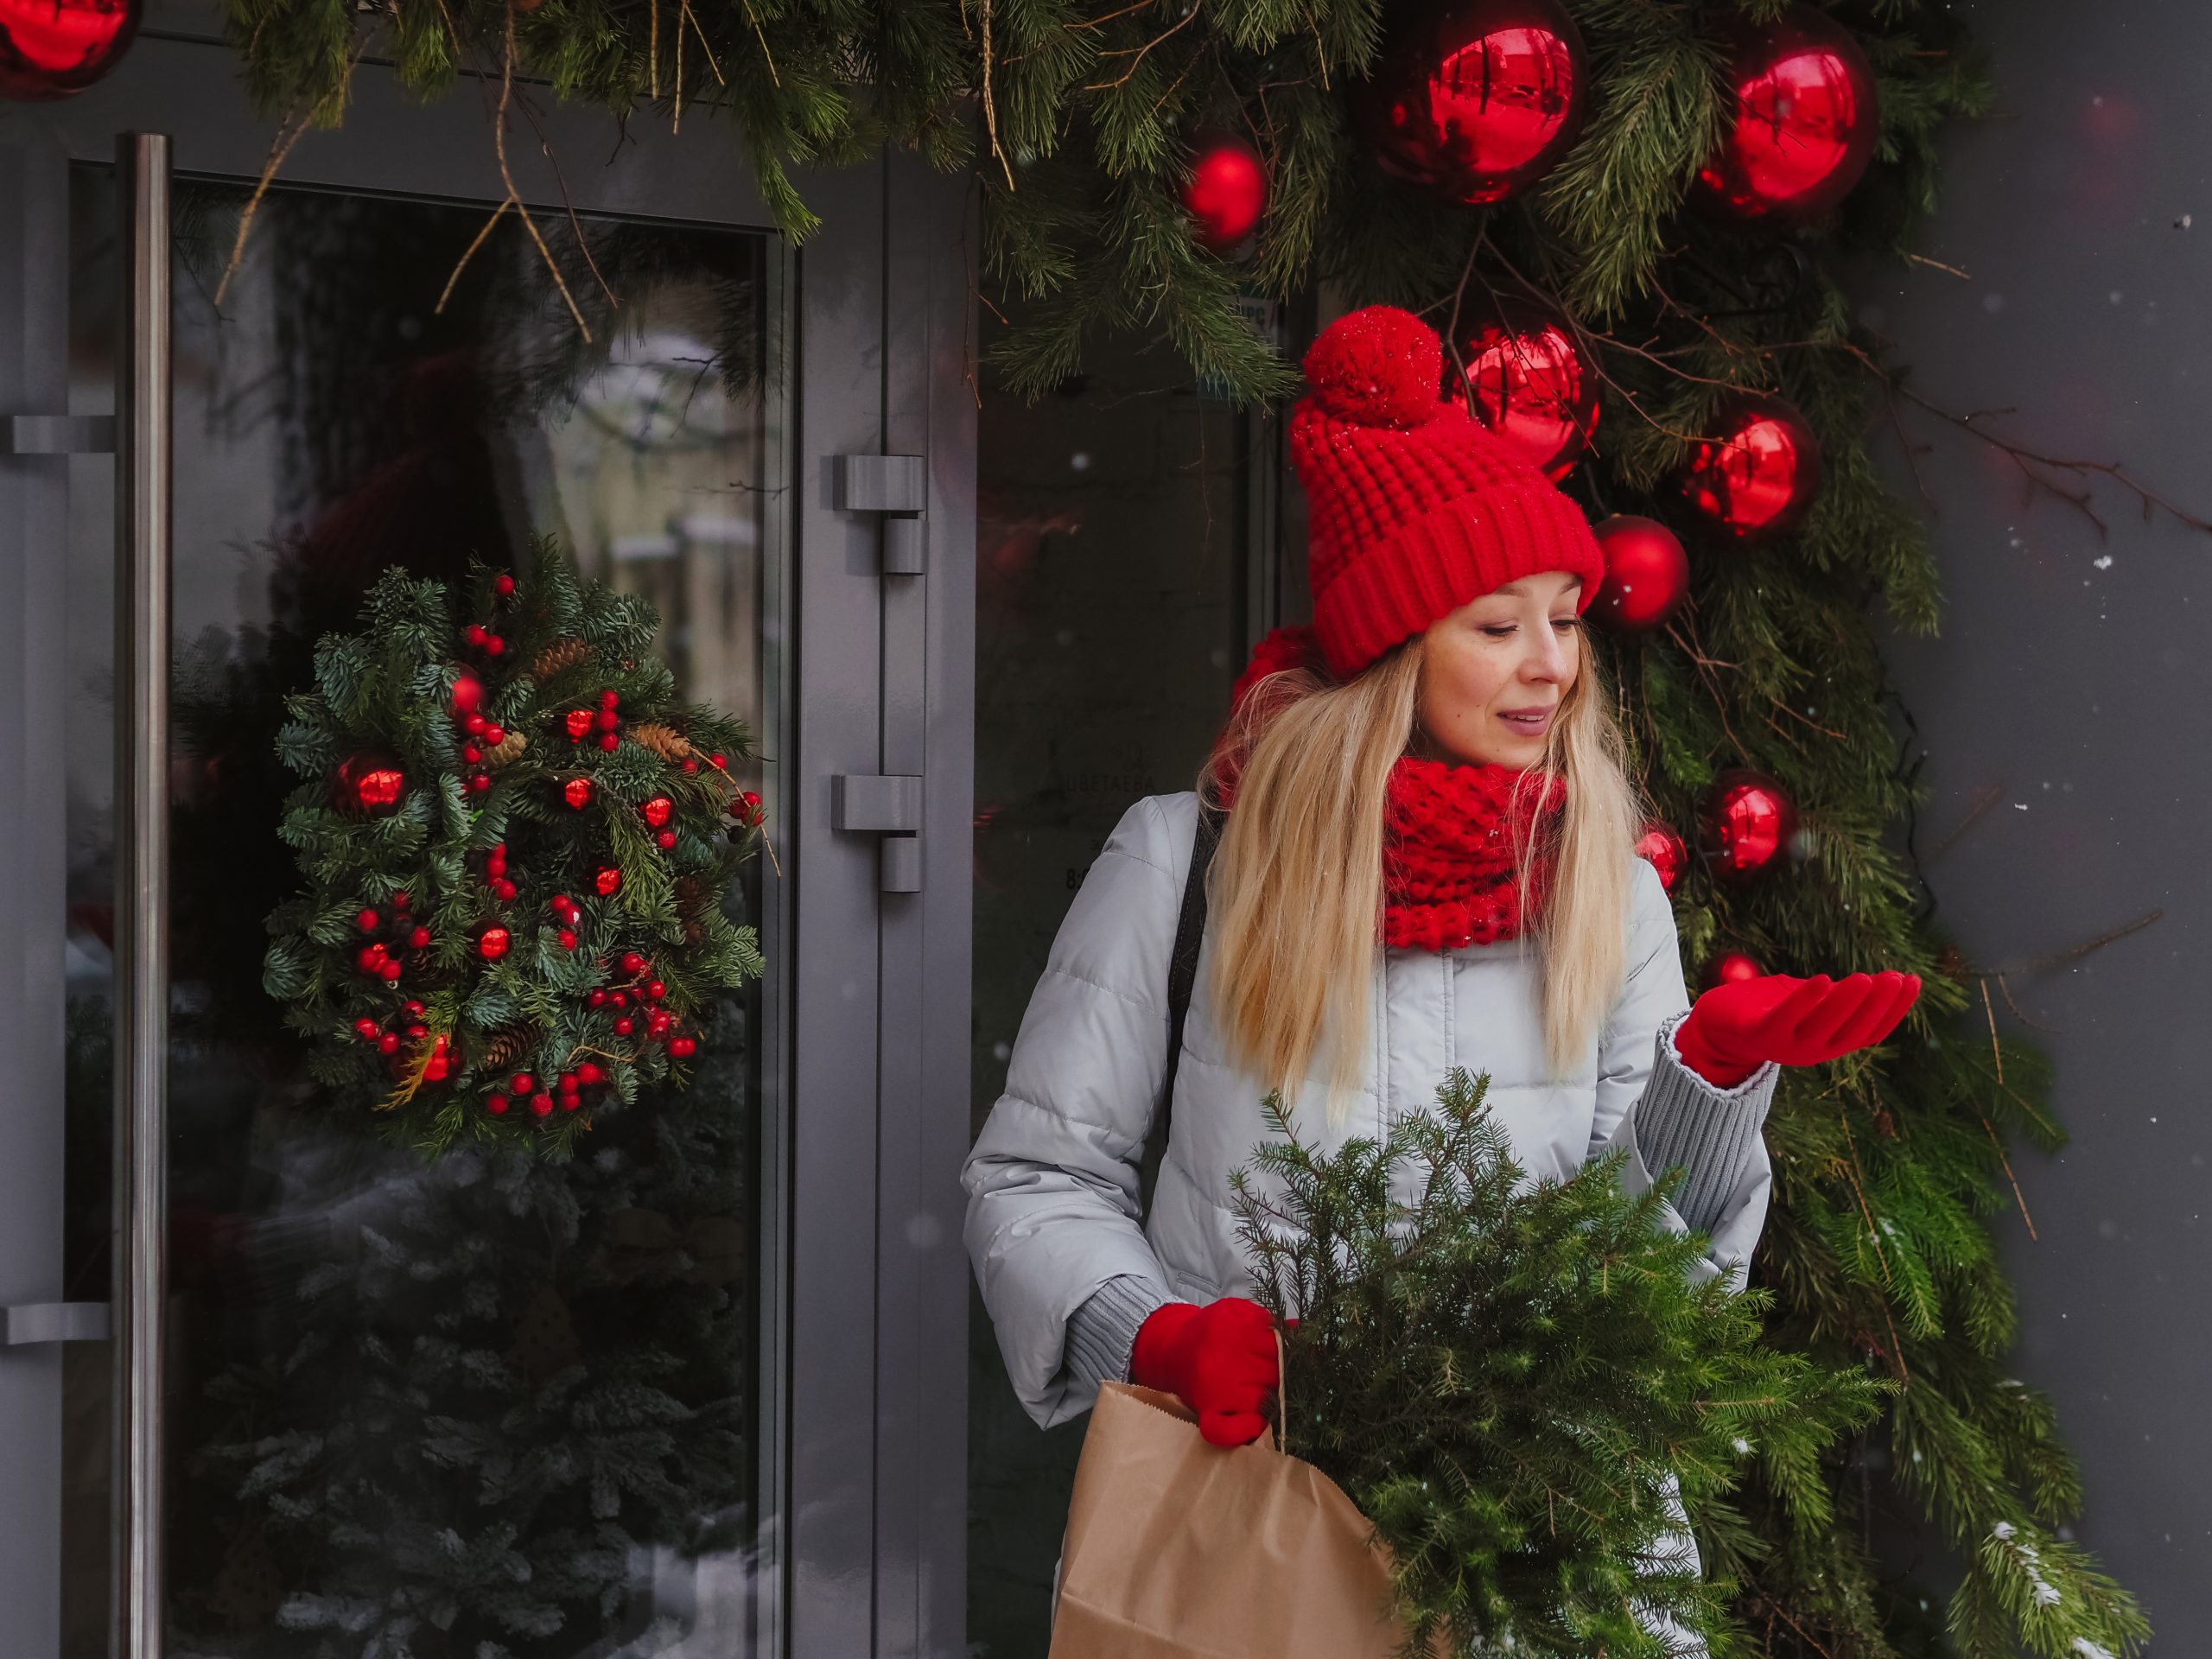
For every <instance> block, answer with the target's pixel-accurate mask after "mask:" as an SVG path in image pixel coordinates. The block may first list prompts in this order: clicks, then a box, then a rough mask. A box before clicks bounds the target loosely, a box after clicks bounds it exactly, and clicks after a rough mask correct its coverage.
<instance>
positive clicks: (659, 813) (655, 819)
mask: <svg viewBox="0 0 2212 1659" xmlns="http://www.w3.org/2000/svg"><path fill="white" fill-rule="evenodd" d="M638 810H639V811H640V812H642V813H643V814H645V822H646V823H649V824H651V825H652V827H653V828H654V829H659V828H660V827H661V826H662V825H664V824H665V823H667V822H668V820H669V817H670V815H671V814H672V813H673V812H674V811H675V810H676V803H675V802H674V801H671V800H670V799H669V798H668V797H667V796H665V795H656V796H654V797H653V798H652V799H651V800H649V801H647V802H646V803H645V804H644V805H643V806H641V807H639V809H638Z"/></svg>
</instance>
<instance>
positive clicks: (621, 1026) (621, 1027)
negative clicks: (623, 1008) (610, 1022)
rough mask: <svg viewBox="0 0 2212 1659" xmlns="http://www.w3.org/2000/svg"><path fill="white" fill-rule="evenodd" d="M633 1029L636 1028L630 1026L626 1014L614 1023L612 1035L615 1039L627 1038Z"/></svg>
mask: <svg viewBox="0 0 2212 1659" xmlns="http://www.w3.org/2000/svg"><path fill="white" fill-rule="evenodd" d="M635 1029H636V1027H634V1026H633V1025H632V1024H631V1022H630V1017H629V1016H628V1015H627V1014H625V1015H623V1017H622V1018H621V1019H620V1020H616V1021H615V1022H614V1034H615V1035H616V1036H617V1037H627V1036H628V1035H629V1034H630V1033H632V1031H634V1030H635Z"/></svg>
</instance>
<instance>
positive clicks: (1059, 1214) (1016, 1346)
mask: <svg viewBox="0 0 2212 1659" xmlns="http://www.w3.org/2000/svg"><path fill="white" fill-rule="evenodd" d="M1197 823H1198V798H1197V797H1196V796H1195V795H1193V794H1187V793H1186V794H1181V795H1166V796H1154V797H1151V798H1147V799H1144V800H1141V801H1139V802H1137V803H1136V804H1135V805H1134V806H1132V807H1131V808H1130V809H1129V810H1128V812H1127V813H1126V814H1125V815H1124V816H1123V817H1122V821H1121V823H1120V824H1119V825H1118V826H1117V827H1116V829H1115V831H1114V834H1113V836H1112V837H1111V838H1110V839H1109V841H1108V842H1107V843H1106V846H1105V848H1104V849H1103V851H1102V852H1101V853H1100V854H1099V855H1098V859H1097V861H1096V863H1095V864H1093V865H1092V866H1091V868H1090V874H1088V875H1087V876H1086V877H1085V878H1084V883H1083V887H1082V890H1081V891H1080V892H1079V893H1077V895H1076V899H1075V902H1074V904H1073V906H1071V908H1070V910H1069V912H1068V914H1067V918H1066V919H1065V921H1064V922H1063V923H1062V924H1061V926H1060V931H1059V933H1058V937H1057V938H1055V939H1054V941H1053V944H1052V953H1051V956H1050V958H1049V959H1048V961H1047V963H1046V969H1045V973H1044V976H1043V977H1042V978H1041V979H1039V982H1038V984H1037V989H1036V991H1035V993H1034V995H1033V996H1032V997H1031V999H1030V1002H1029V1007H1028V1011H1027V1013H1026V1014H1024V1016H1023V1018H1022V1022H1021V1030H1020V1034H1019V1036H1018V1037H1017V1038H1016V1039H1015V1041H1014V1052H1013V1057H1012V1061H1011V1064H1010V1065H1009V1068H1008V1071H1007V1090H1006V1093H1005V1094H1004V1095H1002V1096H1001V1097H1000V1099H999V1101H998V1103H997V1104H996V1105H995V1107H993V1109H992V1110H991V1115H990V1120H989V1122H987V1123H986V1124H985V1125H984V1127H983V1132H982V1135H981V1136H980V1137H979V1138H978V1139H977V1141H976V1146H975V1148H974V1150H973V1151H972V1152H971V1153H970V1154H969V1159H968V1162H967V1166H966V1167H965V1169H964V1171H963V1175H962V1180H963V1185H965V1187H966V1189H967V1192H968V1215H967V1229H966V1231H967V1243H968V1250H969V1255H970V1257H971V1258H972V1259H973V1261H974V1262H975V1265H976V1276H977V1278H978V1279H979V1281H981V1283H982V1292H983V1300H984V1304H985V1306H987V1307H988V1309H989V1311H990V1315H991V1319H992V1322H993V1324H994V1325H995V1326H996V1328H997V1332H998V1339H999V1346H1000V1349H1001V1351H1002V1352H1003V1354H1004V1355H1005V1357H1006V1364H1007V1371H1008V1373H1009V1374H1010V1375H1011V1376H1012V1378H1013V1381H1014V1389H1015V1392H1016V1393H1017V1394H1018V1395H1020V1400H1021V1402H1022V1404H1023V1406H1024V1407H1025V1408H1027V1410H1028V1412H1029V1414H1030V1415H1031V1416H1032V1417H1033V1418H1034V1419H1035V1420H1036V1421H1038V1422H1039V1424H1043V1425H1047V1426H1049V1425H1051V1424H1052V1423H1057V1422H1060V1421H1065V1419H1067V1418H1070V1417H1072V1416H1075V1415H1076V1414H1078V1413H1080V1412H1083V1411H1085V1410H1087V1409H1089V1408H1090V1404H1091V1402H1092V1401H1093V1399H1094V1398H1095V1397H1096V1381H1095V1379H1090V1378H1086V1377H1084V1376H1082V1375H1081V1374H1080V1373H1079V1371H1078V1370H1071V1368H1070V1367H1069V1366H1068V1364H1067V1363H1066V1358H1067V1354H1066V1346H1067V1338H1068V1321H1069V1317H1070V1315H1071V1314H1072V1313H1074V1312H1075V1310H1076V1309H1077V1308H1078V1307H1080V1306H1083V1304H1084V1302H1085V1301H1087V1300H1089V1299H1090V1297H1091V1296H1092V1295H1093V1294H1095V1293H1096V1292H1097V1291H1098V1290H1099V1289H1100V1288H1101V1287H1103V1286H1105V1285H1106V1284H1107V1283H1108V1282H1109V1281H1114V1280H1116V1279H1123V1280H1135V1281H1140V1283H1141V1285H1142V1286H1143V1287H1146V1288H1147V1300H1149V1301H1151V1302H1155V1303H1156V1302H1158V1301H1162V1300H1189V1301H1195V1302H1207V1301H1211V1300H1214V1299H1216V1298H1217V1297H1220V1296H1224V1295H1238V1294H1249V1292H1250V1287H1251V1281H1250V1275H1249V1271H1248V1269H1247V1267H1246V1264H1245V1261H1244V1255H1243V1247H1242V1245H1241V1243H1240V1242H1239V1240H1238V1238H1237V1236H1236V1217H1235V1214H1234V1212H1233V1211H1232V1210H1231V1208H1230V1199H1231V1194H1230V1184H1229V1177H1230V1172H1231V1171H1232V1170H1235V1169H1236V1168H1239V1167H1242V1166H1249V1163H1250V1161H1251V1157H1252V1153H1253V1149H1254V1148H1255V1147H1256V1146H1257V1145H1258V1144H1259V1143H1260V1142H1261V1141H1264V1140H1267V1139H1268V1138H1270V1137H1269V1132H1268V1124H1267V1122H1266V1121H1265V1119H1264V1118H1263V1117H1262V1113H1261V1109H1260V1103H1261V1100H1262V1096H1263V1095H1264V1093H1265V1090H1263V1089H1262V1087H1261V1086H1260V1085H1259V1084H1257V1083H1255V1081H1254V1080H1253V1079H1252V1078H1251V1077H1249V1076H1245V1075H1242V1074H1240V1073H1239V1072H1237V1071H1236V1070H1234V1069H1233V1068H1232V1067H1230V1065H1227V1064H1226V1063H1225V1062H1224V1058H1223V1055H1224V1045H1223V1040H1222V1036H1221V1033H1220V1031H1219V1029H1218V1028H1217V1025H1216V1021H1215V1018H1214V1010H1213V1007H1212V1001H1211V997H1210V996H1209V995H1208V988H1207V986H1208V980H1209V977H1210V959H1211V952H1212V948H1213V946H1212V940H1211V937H1210V936H1209V937H1208V938H1206V939H1205V942H1204V944H1202V945H1201V948H1200V951H1199V957H1198V982H1197V986H1196V988H1195V989H1194V991H1193V993H1192V999H1191V1007H1190V1012H1189V1014H1188V1016H1187V1019H1186V1021H1185V1027H1184V1033H1183V1053H1182V1058H1181V1061H1180V1063H1179V1067H1178V1071H1177V1074H1176V1079H1175V1099H1174V1107H1173V1122H1172V1127H1171V1130H1170V1135H1169V1144H1168V1147H1167V1149H1166V1157H1165V1159H1164V1160H1163V1162H1162V1164H1161V1167H1160V1176H1159V1181H1158V1185H1157V1188H1156V1191H1155V1192H1154V1203H1153V1210H1152V1214H1151V1216H1150V1217H1148V1218H1147V1221H1146V1222H1145V1223H1144V1224H1142V1225H1140V1224H1139V1216H1138V1166H1139V1163H1140V1161H1141V1159H1142V1157H1143V1153H1144V1146H1145V1141H1146V1138H1147V1135H1148V1134H1149V1132H1150V1129H1151V1127H1152V1122H1153V1114H1154V1107H1155V1103H1156V1100H1157V1097H1158V1096H1159V1093H1160V1084H1161V1082H1162V1080H1163V1079H1164V1077H1165V1076H1166V1062H1167V1037H1168V1009H1167V969H1168V957H1169V954H1170V953H1171V951H1172V950H1173V945H1174V939H1175V924H1176V918H1177V916H1178V913H1179V910H1180V906H1181V903H1182V894H1183V886H1184V880H1185V875H1186V874H1187V872H1188V870H1189V868H1190V859H1191V849H1192V836H1193V833H1194V831H1195V829H1196V828H1197ZM1630 909H1631V912H1632V913H1631V914H1630V917H1629V918H1628V927H1629V940H1628V956H1627V964H1628V971H1627V978H1626V981H1625V982H1624V985H1623V987H1622V989H1621V992H1620V995H1619V997H1618V1000H1617V1001H1615V1003H1614V1005H1613V1007H1612V1011H1611V1014H1609V1015H1608V1017H1607V1018H1606V1020H1605V1025H1604V1028H1603V1029H1602V1030H1601V1031H1600V1032H1599V1033H1598V1034H1597V1037H1596V1039H1595V1041H1594V1042H1593V1043H1592V1046H1591V1050H1590V1052H1589V1053H1588V1054H1587V1055H1586V1057H1584V1058H1583V1060H1582V1062H1581V1064H1580V1065H1578V1066H1576V1067H1575V1068H1574V1071H1573V1075H1572V1076H1570V1077H1567V1078H1565V1079H1564V1080H1561V1081H1554V1080H1553V1079H1552V1077H1550V1075H1549V1068H1548V1066H1547V1065H1545V1063H1544V1057H1543V1044H1542V1038H1541V1028H1540V1026H1539V1023H1538V1018H1537V998H1538V980H1537V966H1536V963H1535V957H1534V955H1533V953H1532V952H1530V951H1529V950H1524V949H1523V947H1522V945H1521V944H1518V943H1508V944H1496V945H1480V946H1470V947H1467V948H1465V949H1462V950H1447V951H1444V952H1440V953H1438V952H1431V951H1427V950H1401V949H1391V950H1378V951H1377V952H1376V969H1375V992H1374V998H1373V1012H1372V1019H1373V1022H1374V1025H1373V1033H1372V1040H1371V1044H1370V1055H1371V1061H1370V1065H1371V1070H1370V1075H1369V1077H1368V1079H1367V1081H1366V1083H1365V1084H1364V1086H1363V1095H1362V1096H1361V1097H1360V1098H1357V1099H1356V1100H1355V1101H1354V1102H1353V1104H1352V1108H1351V1111H1350V1112H1349V1113H1348V1114H1347V1115H1346V1116H1345V1118H1344V1122H1341V1123H1340V1124H1338V1125H1337V1126H1336V1127H1334V1128H1332V1127H1331V1126H1330V1124H1329V1122H1328V1121H1327V1115H1326V1113H1325V1109H1324V1107H1323V1100H1324V1092H1323V1089H1322V1085H1321V1084H1320V1083H1319V1081H1318V1080H1309V1081H1308V1083H1307V1084H1306V1086H1305V1088H1304V1089H1303V1090H1301V1091H1300V1095H1299V1097H1298V1098H1297V1100H1296V1101H1294V1103H1292V1122H1293V1127H1294V1129H1295V1131H1296V1133H1297V1135H1298V1136H1299V1138H1300V1140H1301V1141H1304V1142H1306V1144H1307V1145H1309V1146H1312V1147H1315V1148H1316V1149H1317V1150H1319V1151H1324V1152H1333V1151H1334V1150H1335V1149H1336V1148H1337V1147H1338V1146H1340V1145H1341V1144H1342V1143H1343V1142H1344V1141H1345V1140H1346V1139H1348V1138H1351V1137H1352V1136H1356V1135H1369V1136H1380V1135H1383V1134H1384V1133H1385V1132H1387V1130H1388V1128H1389V1124H1390V1123H1391V1122H1393V1121H1394V1120H1395V1118H1396V1117H1397V1116H1400V1115H1401V1114H1403V1113H1405V1112H1408V1111H1412V1110H1415V1109H1420V1108H1422V1107H1426V1106H1430V1105H1433V1104H1434V1103H1435V1100H1436V1091H1437V1089H1438V1087H1439V1086H1440V1084H1442V1082H1443V1081H1444V1077H1445V1073H1446V1071H1449V1070H1450V1069H1451V1068H1452V1067H1454V1066H1460V1067H1464V1068H1465V1069H1466V1070H1467V1071H1470V1072H1485V1071H1486V1072H1488V1073H1489V1074H1490V1077H1491V1088H1490V1095H1489V1100H1490V1104H1491V1111H1492V1114H1493V1117H1494V1121H1495V1122H1497V1124H1498V1125H1499V1127H1500V1128H1503V1129H1504V1130H1505V1131H1506V1133H1507V1135H1509V1136H1510V1139H1511V1141H1512V1144H1513V1148H1514V1154H1515V1156H1516V1158H1517V1159H1518V1160H1520V1162H1521V1163H1522V1165H1523V1166H1525V1168H1526V1169H1527V1171H1528V1174H1529V1178H1530V1179H1538V1178H1542V1177H1552V1178H1554V1179H1565V1178H1566V1177H1568V1176H1571V1175H1572V1174H1573V1173H1574V1172H1575V1171H1576V1170H1577V1169H1579V1168H1580V1167H1581V1166H1582V1165H1583V1164H1584V1163H1586V1161H1588V1160H1592V1159H1594V1158H1596V1157H1599V1155H1601V1154H1604V1153H1605V1152H1606V1151H1608V1150H1610V1149H1611V1148H1612V1147H1616V1146H1622V1147H1628V1148H1629V1149H1630V1156H1629V1160H1628V1163H1627V1167H1626V1173H1625V1176H1624V1182H1625V1184H1627V1185H1630V1187H1631V1189H1632V1190H1636V1191H1641V1190H1643V1187H1645V1186H1647V1185H1649V1182H1650V1179H1651V1175H1652V1173H1653V1172H1652V1171H1651V1170H1649V1169H1647V1168H1646V1167H1645V1166H1644V1161H1643V1158H1642V1157H1641V1156H1640V1155H1639V1151H1638V1145H1637V1128H1636V1125H1637V1109H1638V1106H1639V1103H1643V1102H1644V1101H1645V1099H1646V1097H1647V1092H1648V1094H1649V1099H1650V1104H1649V1106H1648V1107H1647V1108H1646V1110H1647V1113H1648V1114H1649V1117H1650V1120H1651V1122H1652V1123H1653V1125H1655V1126H1656V1125H1658V1124H1660V1123H1662V1122H1665V1123H1667V1124H1669V1125H1670V1126H1677V1125H1684V1124H1687V1125H1688V1126H1689V1128H1688V1131H1687V1133H1686V1132H1685V1131H1684V1130H1682V1129H1681V1128H1670V1130H1669V1134H1668V1135H1666V1136H1665V1137H1664V1148H1665V1151H1666V1153H1667V1154H1668V1155H1667V1156H1666V1157H1665V1158H1664V1159H1662V1160H1659V1164H1658V1166H1659V1167H1661V1168H1664V1167H1668V1166H1671V1165H1672V1164H1675V1163H1680V1164H1682V1165H1684V1166H1688V1168H1689V1170H1690V1171H1691V1173H1692V1178H1693V1184H1694V1185H1695V1184H1697V1177H1698V1175H1699V1171H1700V1161H1704V1162H1705V1163H1707V1165H1708V1168H1707V1171H1706V1174H1707V1179H1706V1180H1705V1181H1704V1182H1703V1183H1702V1185H1703V1192H1702V1195H1701V1198H1700V1203H1699V1204H1697V1205H1692V1204H1691V1202H1690V1197H1689V1194H1688V1191H1687V1190H1686V1192H1685V1193H1684V1194H1683V1195H1682V1202H1683V1207H1684V1208H1685V1209H1686V1210H1691V1211H1693V1214H1694V1216H1695V1217H1696V1218H1697V1220H1698V1221H1699V1224H1700V1225H1701V1227H1702V1228H1703V1230H1706V1231H1707V1232H1708V1233H1709V1234H1710V1235H1711V1236H1712V1241H1713V1243H1712V1250H1711V1253H1710V1255H1709V1256H1708V1258H1707V1263H1706V1266H1707V1271H1708V1272H1712V1273H1718V1272H1722V1271H1739V1270H1740V1269H1741V1268H1742V1266H1743V1264H1744V1263H1745V1262H1747V1261H1748V1260H1749V1258H1750V1255H1751V1249H1752V1247H1753V1246H1754V1245H1755V1244H1756V1243H1758V1234H1759V1229H1760V1226H1761V1224H1763V1222H1764V1219H1765V1216H1766V1205H1767V1194H1768V1189H1769V1187H1770V1185H1771V1179H1772V1178H1771V1173H1770V1167H1769V1166H1768V1162H1767V1156H1766V1149H1765V1147H1764V1142H1763V1141H1762V1140H1761V1138H1760V1135H1759V1132H1758V1130H1759V1124H1760V1122H1762V1121H1763V1120H1764V1116H1765V1111H1766V1106H1767V1103H1768V1101H1769V1100H1770V1097H1771V1096H1772V1092H1773V1085H1774V1076H1775V1070H1776V1069H1775V1068H1774V1067H1773V1066H1771V1065H1768V1066H1763V1067H1761V1068H1760V1069H1759V1071H1758V1072H1756V1073H1755V1074H1753V1076H1752V1077H1751V1078H1750V1079H1749V1080H1748V1081H1746V1082H1745V1084H1742V1085H1741V1086H1740V1087H1738V1088H1737V1089H1734V1090H1717V1089H1715V1088H1714V1087H1713V1085H1711V1084H1707V1083H1706V1082H1705V1081H1704V1080H1703V1079H1702V1078H1700V1077H1698V1076H1697V1075H1696V1074H1695V1073H1694V1072H1691V1071H1688V1070H1687V1069H1686V1068H1685V1067H1684V1066H1683V1065H1681V1061H1680V1060H1679V1059H1678V1058H1676V1057H1675V1052H1674V1048H1673V1045H1672V1042H1671V1040H1669V1039H1670V1037H1671V1031H1672V1027H1673V1024H1674V1022H1675V1020H1676V1018H1677V1016H1679V1015H1680V1014H1682V1013H1683V1011H1684V1010H1685V1009H1687V1008H1688V1006H1689V1003H1688V995H1686V993H1685V991H1684V988H1683V984H1682V973H1681V963H1680V961H1679V959H1678V957H1677V955H1676V945H1675V920H1674V913H1673V912H1672V910H1671V909H1670V908H1669V904H1668V900H1667V897H1666V894H1665V893H1664V892H1663V891H1662V889H1661V887H1660V886H1659V880H1658V877H1657V875H1656V874H1655V873H1654V872H1653V871H1652V869H1651V868H1650V867H1649V865H1648V864H1645V863H1643V861H1641V860H1638V861H1637V876H1636V881H1635V887H1634V899H1633V902H1632V904H1631V906H1630ZM1662 1107H1663V1114H1662ZM1716 1171H1717V1172H1718V1174H1717V1183H1716V1179H1713V1178H1714V1176H1715V1174H1716ZM1410 1175H1411V1172H1408V1178H1410ZM1262 1191H1264V1188H1262ZM1669 1217H1670V1220H1671V1221H1672V1223H1673V1224H1675V1225H1681V1218H1680V1217H1676V1216H1675V1215H1674V1214H1673V1212H1672V1211H1669Z"/></svg>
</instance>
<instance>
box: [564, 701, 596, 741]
mask: <svg viewBox="0 0 2212 1659" xmlns="http://www.w3.org/2000/svg"><path fill="white" fill-rule="evenodd" d="M589 730H591V710H590V709H569V742H571V743H579V742H582V741H583V736H584V734H585V733H587V732H588V731H589Z"/></svg>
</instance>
